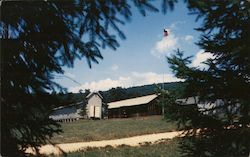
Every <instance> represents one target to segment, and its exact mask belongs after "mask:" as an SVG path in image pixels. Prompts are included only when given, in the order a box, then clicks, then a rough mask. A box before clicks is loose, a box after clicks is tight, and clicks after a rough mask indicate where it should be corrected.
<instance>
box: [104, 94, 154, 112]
mask: <svg viewBox="0 0 250 157" xmlns="http://www.w3.org/2000/svg"><path fill="white" fill-rule="evenodd" d="M157 97H158V95H157V94H152V95H147V96H141V97H137V98H131V99H126V100H120V101H115V102H110V103H108V109H112V108H119V107H125V106H136V105H143V104H147V103H149V102H151V101H152V100H154V99H155V98H157Z"/></svg>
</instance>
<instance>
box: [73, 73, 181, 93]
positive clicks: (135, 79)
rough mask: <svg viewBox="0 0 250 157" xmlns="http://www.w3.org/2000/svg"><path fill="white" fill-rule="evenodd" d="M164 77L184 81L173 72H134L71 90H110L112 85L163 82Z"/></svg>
mask: <svg viewBox="0 0 250 157" xmlns="http://www.w3.org/2000/svg"><path fill="white" fill-rule="evenodd" d="M163 79H164V82H176V81H182V80H181V79H178V78H175V77H174V76H173V75H171V74H157V73H154V72H146V73H139V72H132V73H130V75H129V76H122V77H119V78H118V79H110V78H107V79H104V80H99V81H92V82H86V83H84V84H82V85H81V86H76V87H72V88H69V91H70V92H74V93H76V92H78V91H79V90H80V89H83V90H84V89H91V90H92V91H95V90H108V89H110V88H112V87H132V86H139V85H145V84H152V83H160V82H163Z"/></svg>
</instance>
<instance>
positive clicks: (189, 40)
mask: <svg viewBox="0 0 250 157" xmlns="http://www.w3.org/2000/svg"><path fill="white" fill-rule="evenodd" d="M193 39H194V37H193V36H192V35H186V36H185V37H184V40H185V41H187V42H191V41H192V40H193Z"/></svg>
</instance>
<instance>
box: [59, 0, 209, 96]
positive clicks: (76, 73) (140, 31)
mask: <svg viewBox="0 0 250 157" xmlns="http://www.w3.org/2000/svg"><path fill="white" fill-rule="evenodd" d="M132 11H133V12H132V13H133V16H132V20H131V21H130V22H127V23H126V24H125V25H124V26H121V30H122V31H123V32H124V33H125V35H126V40H118V41H119V43H120V47H119V48H118V49H117V50H111V49H109V48H108V47H107V48H106V49H104V50H101V52H102V55H103V57H104V59H103V60H99V64H93V65H92V68H91V69H90V68H89V67H88V65H87V62H86V60H85V59H82V60H76V62H75V66H74V68H67V67H64V70H65V74H64V75H66V76H68V77H71V78H72V79H74V80H76V81H77V82H79V83H80V84H81V85H80V84H76V83H75V82H73V81H72V80H70V79H68V78H66V77H64V78H61V79H57V80H56V82H58V83H59V84H61V85H62V86H63V87H66V88H68V91H69V92H78V91H79V90H80V89H83V90H84V89H91V90H92V91H94V90H107V89H109V88H112V87H117V86H121V87H131V86H137V85H144V84H152V83H159V82H163V80H164V82H173V81H179V79H177V78H175V77H174V76H173V74H172V73H171V69H170V68H169V67H168V64H167V62H166V59H165V56H168V55H170V54H171V53H173V50H174V49H177V48H179V49H181V50H182V51H184V52H185V55H187V56H189V55H193V56H194V58H193V62H192V65H194V66H200V67H202V66H203V65H202V64H201V63H200V62H202V61H204V60H205V59H206V58H208V57H211V56H210V55H209V54H205V53H202V52H203V51H202V50H200V49H199V47H198V46H197V45H195V42H197V41H198V39H199V33H198V32H197V31H195V30H194V28H197V27H198V26H199V22H195V18H196V16H194V15H188V10H187V8H186V5H185V4H183V3H178V4H177V5H176V6H175V9H174V11H172V12H170V11H169V12H168V13H167V14H165V15H164V14H162V13H148V14H147V16H146V17H143V16H142V15H141V14H140V13H139V12H138V11H137V10H136V9H133V10H132ZM164 28H167V29H168V30H169V32H170V33H169V36H167V37H163V29H164Z"/></svg>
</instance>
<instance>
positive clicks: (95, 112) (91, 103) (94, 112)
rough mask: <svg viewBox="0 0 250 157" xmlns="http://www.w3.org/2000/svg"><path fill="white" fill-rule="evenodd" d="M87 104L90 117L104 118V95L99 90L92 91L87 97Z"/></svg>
mask: <svg viewBox="0 0 250 157" xmlns="http://www.w3.org/2000/svg"><path fill="white" fill-rule="evenodd" d="M86 99H87V104H86V113H87V116H88V118H92V119H102V118H103V117H104V116H103V112H104V110H105V108H104V105H105V104H104V103H103V101H102V100H103V97H102V96H101V94H100V93H99V92H92V93H90V94H89V95H87V97H86Z"/></svg>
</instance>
